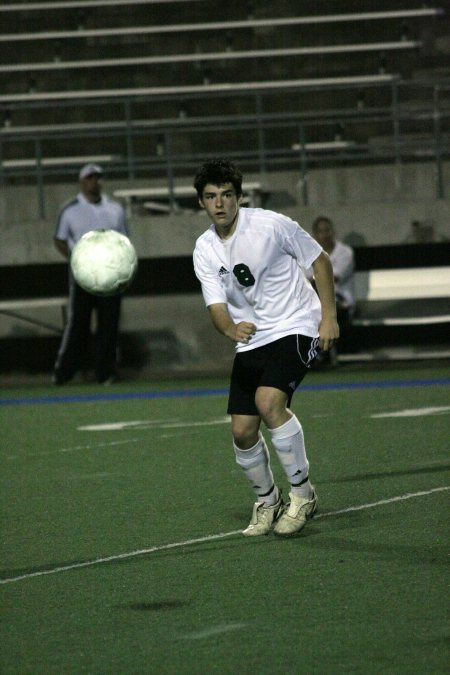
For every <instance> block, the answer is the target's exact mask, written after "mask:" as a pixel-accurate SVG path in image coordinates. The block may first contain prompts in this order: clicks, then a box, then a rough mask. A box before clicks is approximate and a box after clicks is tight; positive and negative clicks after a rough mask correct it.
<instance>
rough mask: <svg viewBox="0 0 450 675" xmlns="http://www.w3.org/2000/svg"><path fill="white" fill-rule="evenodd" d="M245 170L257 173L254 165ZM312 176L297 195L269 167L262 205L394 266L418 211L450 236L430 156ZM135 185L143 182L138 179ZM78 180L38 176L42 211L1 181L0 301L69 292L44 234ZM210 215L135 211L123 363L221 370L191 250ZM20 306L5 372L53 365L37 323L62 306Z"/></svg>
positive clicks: (49, 344)
mask: <svg viewBox="0 0 450 675" xmlns="http://www.w3.org/2000/svg"><path fill="white" fill-rule="evenodd" d="M444 168H445V174H446V178H445V184H447V185H450V180H449V179H450V175H449V174H450V169H449V165H448V164H447V165H446V166H445V167H444ZM246 178H247V180H258V179H260V177H259V176H258V175H247V176H246ZM190 181H191V177H189V178H187V179H186V180H183V179H182V178H179V179H177V183H179V184H189V183H190ZM307 181H308V196H309V199H310V204H309V205H308V206H303V205H301V190H302V188H303V186H302V184H301V183H299V174H298V173H295V172H285V173H282V172H280V173H274V174H270V175H268V176H267V177H266V178H265V180H264V184H265V185H266V186H267V187H268V188H269V190H268V192H267V195H266V196H265V198H264V200H263V205H264V206H265V207H267V208H271V209H274V210H279V211H282V212H284V213H286V214H288V215H290V216H291V217H293V218H295V219H296V220H298V221H299V222H300V223H301V224H302V225H303V226H304V227H305V229H307V230H310V227H311V223H312V221H313V219H314V218H315V217H316V216H317V215H319V214H320V213H321V214H326V215H329V216H331V217H332V218H333V219H334V221H335V223H336V226H337V229H338V232H339V235H340V237H341V238H343V239H345V240H347V241H349V242H351V243H353V245H354V246H355V247H356V248H357V252H358V253H359V255H358V258H357V259H358V260H359V261H361V264H363V265H364V268H368V267H370V265H371V261H372V262H375V261H376V260H378V261H377V262H376V266H380V261H383V260H385V261H386V260H387V263H388V265H389V266H393V267H394V266H396V265H397V264H398V265H399V266H401V265H402V258H404V255H405V251H404V248H405V246H404V245H405V244H406V243H407V248H408V249H411V247H410V246H409V244H410V243H412V242H411V221H413V220H418V221H427V222H431V223H432V224H433V226H434V231H435V233H436V242H438V241H441V240H442V241H443V240H445V239H447V241H449V240H450V200H449V199H436V198H435V197H434V194H435V175H434V172H433V166H432V165H429V164H426V163H423V164H421V165H420V167H419V165H414V166H408V165H405V166H402V167H399V168H395V167H392V166H378V167H370V168H366V167H360V168H358V169H355V168H353V169H348V168H341V169H335V170H331V169H327V170H317V171H311V172H310V173H309V174H308V177H307ZM135 185H136V186H145V185H148V184H147V183H146V182H145V181H136V183H135ZM160 185H161V183H160ZM123 187H125V185H124V183H123V182H120V183H119V182H117V181H112V180H110V181H106V185H105V191H106V192H108V193H112V192H113V190H114V189H118V188H123ZM74 189H76V179H75V180H74V182H73V183H63V184H53V185H50V184H48V185H46V186H45V191H46V199H47V198H48V203H47V210H48V214H49V216H48V218H47V219H46V220H38V219H36V217H35V212H36V211H35V204H36V194H35V189H34V188H32V187H28V186H27V187H25V186H6V187H5V189H4V190H2V192H1V197H0V209H1V220H2V222H3V225H2V246H1V247H0V286H1V289H2V290H1V298H0V299H1V300H7V299H8V298H20V299H23V300H26V299H27V297H31V298H33V297H38V296H43V297H52V296H62V297H63V298H64V296H65V294H66V289H67V285H66V278H67V277H66V275H67V271H66V265H65V263H64V262H63V261H62V260H61V258H60V256H58V254H57V252H56V251H55V250H54V249H53V246H52V241H51V240H52V235H53V227H54V218H55V215H56V213H57V210H58V208H59V206H60V204H61V203H62V202H64V201H65V200H66V199H68V198H70V197H71V196H72V195H73V192H74ZM207 226H208V222H207V220H206V218H205V216H204V215H203V213H202V212H200V211H195V210H192V211H181V212H177V213H174V214H172V215H169V216H154V215H142V214H141V215H139V214H134V213H133V214H132V216H131V218H130V227H131V232H132V239H133V241H134V243H135V245H136V248H137V251H138V254H139V257H140V260H141V263H140V273H139V275H138V279H137V284H136V285H134V287H133V288H132V289H131V292H130V293H127V295H126V296H125V298H124V303H123V316H122V338H121V351H122V363H123V365H124V366H128V367H130V368H134V369H136V370H139V371H142V370H143V371H145V372H148V373H153V372H154V373H156V374H158V373H164V374H167V373H174V374H176V373H188V374H191V373H192V374H193V373H204V372H211V373H212V372H225V371H227V370H228V368H229V365H230V363H231V360H232V357H233V346H232V344H231V343H230V342H229V341H227V340H226V339H225V338H223V337H222V336H220V335H219V334H217V333H216V332H215V331H214V329H213V328H212V326H211V324H210V320H209V316H208V312H207V311H206V310H205V307H204V304H203V300H202V297H201V294H200V289H199V286H198V282H197V281H196V279H195V277H194V275H193V273H192V263H191V254H192V249H193V246H194V244H195V240H196V238H197V237H198V236H199V235H200V234H201V233H202V232H203V231H204V230H205V229H206V227H207ZM446 246H447V247H448V244H447V245H446ZM412 248H415V247H412ZM444 248H446V247H444ZM431 249H433V251H431V255H432V256H434V257H435V256H436V250H437V252H438V253H439V250H440V247H439V245H437V246H436V243H435V244H434V245H432V246H431ZM365 251H367V253H364V252H365ZM396 251H398V252H397V253H396ZM428 254H429V253H427V255H428ZM381 264H382V265H383V263H382V262H381ZM415 264H417V263H415ZM425 264H426V263H425ZM432 264H433V263H432ZM434 264H436V262H435V263H434ZM18 315H19V316H7V315H5V314H0V339H1V345H2V349H1V350H0V351H1V355H2V356H1V358H0V373H1V372H5V371H10V370H22V371H23V370H25V371H30V370H36V369H37V370H40V371H48V370H50V369H51V367H52V364H53V360H54V357H55V354H56V350H57V347H58V343H59V340H60V337H59V335H58V334H57V330H51V329H48V328H46V327H45V326H43V325H38V323H37V322H40V323H45V324H48V325H51V326H54V327H55V328H56V329H59V330H60V329H61V328H62V319H63V317H62V307H61V306H52V307H48V308H42V307H41V308H39V309H37V310H33V309H30V308H28V309H27V308H25V309H23V308H22V309H20V311H19V312H18ZM20 315H22V317H23V316H24V317H25V319H26V320H24V319H23V318H21V316H20Z"/></svg>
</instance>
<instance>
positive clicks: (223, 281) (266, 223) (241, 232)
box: [193, 208, 322, 351]
mask: <svg viewBox="0 0 450 675" xmlns="http://www.w3.org/2000/svg"><path fill="white" fill-rule="evenodd" d="M321 251H322V247H321V246H320V245H319V244H318V243H317V242H316V241H315V239H313V238H312V237H311V236H310V235H309V234H308V233H307V232H305V230H303V229H302V228H301V227H300V226H299V224H298V223H296V222H295V221H293V220H291V219H290V218H288V217H287V216H284V215H281V214H279V213H275V212H273V211H268V210H266V209H251V208H241V209H239V216H238V222H237V226H236V230H235V232H234V234H233V235H232V237H230V238H229V239H226V240H222V239H221V238H220V237H219V236H218V235H217V233H216V229H215V227H214V225H211V226H210V228H209V229H208V230H207V231H206V232H204V233H203V234H202V235H201V236H200V237H199V238H198V239H197V242H196V245H195V250H194V256H193V257H194V269H195V274H196V275H197V277H198V279H199V280H200V282H201V285H202V292H203V297H204V300H205V303H206V306H209V305H212V304H215V303H226V304H227V306H228V311H229V313H230V316H231V318H232V319H233V321H234V322H235V323H236V324H237V323H239V322H240V321H249V322H252V323H254V324H255V325H256V327H257V331H256V334H255V335H254V336H253V337H252V340H251V341H250V342H249V343H248V344H244V343H237V345H236V349H237V351H246V350H249V349H254V348H256V347H261V346H262V345H265V344H268V343H269V342H273V341H274V340H278V339H279V338H282V337H285V336H286V335H291V334H295V333H301V334H303V335H307V336H309V337H317V336H318V329H319V323H320V320H321V306H320V301H319V298H318V297H317V294H316V292H315V291H314V290H313V288H312V286H311V284H310V283H309V281H308V280H307V279H306V277H305V275H304V273H303V269H302V268H307V267H310V266H311V265H312V263H313V262H314V261H315V260H316V258H317V257H318V256H319V255H320V253H321Z"/></svg>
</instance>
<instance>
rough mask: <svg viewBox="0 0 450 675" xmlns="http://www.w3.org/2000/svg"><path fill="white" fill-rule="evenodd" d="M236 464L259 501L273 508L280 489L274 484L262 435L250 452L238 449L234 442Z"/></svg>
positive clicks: (267, 451)
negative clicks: (242, 471)
mask: <svg viewBox="0 0 450 675" xmlns="http://www.w3.org/2000/svg"><path fill="white" fill-rule="evenodd" d="M233 448H234V452H235V454H236V462H237V464H239V466H240V467H241V468H242V469H243V470H244V472H245V475H246V476H247V478H248V480H249V481H250V484H251V486H252V489H253V491H254V492H255V494H256V495H257V497H258V501H259V502H262V503H264V504H267V506H273V505H274V504H276V502H277V501H278V496H279V493H278V488H277V487H276V485H275V484H274V481H273V474H272V470H271V468H270V460H269V450H268V449H267V445H266V441H265V440H264V436H263V435H262V434H261V433H260V434H259V439H258V442H257V443H255V445H254V446H253V447H251V448H249V449H248V450H242V449H241V448H238V446H237V445H236V443H234V441H233Z"/></svg>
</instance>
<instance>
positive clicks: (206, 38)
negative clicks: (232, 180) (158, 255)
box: [0, 0, 442, 179]
mask: <svg viewBox="0 0 450 675" xmlns="http://www.w3.org/2000/svg"><path fill="white" fill-rule="evenodd" d="M346 4H347V3H345V2H342V3H340V5H339V11H336V12H334V13H327V14H317V13H316V11H317V10H316V6H312V7H309V6H308V8H307V9H305V8H303V7H301V9H302V15H299V3H298V2H294V0H292V2H291V3H290V2H289V0H287V1H286V2H283V3H280V7H277V2H276V1H275V2H274V3H270V6H265V7H259V6H258V5H255V8H254V11H253V13H252V14H249V15H246V12H247V9H246V6H245V7H244V5H245V3H243V6H242V7H239V8H235V9H233V10H232V11H231V10H230V12H229V13H228V14H227V17H226V18H222V16H221V17H220V19H219V20H217V18H216V17H217V13H216V9H215V7H214V4H213V3H210V2H206V0H178V2H170V1H169V0H164V2H163V1H161V2H156V0H123V2H122V0H91V1H90V2H89V3H86V2H83V1H82V0H70V1H69V2H67V1H63V0H48V1H47V2H45V1H42V0H40V2H27V3H18V2H16V3H11V2H6V3H1V4H0V18H2V19H3V18H6V19H7V21H6V22H5V24H4V25H6V26H8V30H7V31H5V30H4V31H3V32H1V33H0V46H1V48H2V52H3V55H2V58H1V59H0V92H1V93H0V115H1V114H2V112H3V115H4V118H5V120H6V118H7V124H6V122H5V126H4V128H3V129H0V145H1V148H0V150H1V156H2V160H3V166H2V168H3V169H7V170H8V176H11V175H12V174H13V172H14V170H17V171H18V172H19V173H20V171H22V173H21V174H20V175H24V174H23V170H24V169H26V168H27V169H30V168H33V166H39V167H40V168H42V169H43V170H44V171H46V170H48V171H49V172H50V171H51V168H52V166H53V167H54V166H56V164H57V163H58V162H60V161H61V162H62V161H63V160H64V158H60V157H58V152H57V150H59V148H61V147H62V144H61V143H60V141H62V140H63V139H64V140H65V143H66V147H65V148H64V152H66V153H67V155H68V157H76V156H77V154H78V152H79V151H80V150H81V152H80V154H82V155H85V154H87V151H88V150H91V151H92V154H93V155H107V156H111V157H114V158H118V157H119V156H121V157H122V159H121V160H119V161H118V162H115V160H114V162H115V165H116V167H119V165H120V166H121V167H122V168H123V170H126V171H128V178H130V179H133V178H134V174H133V166H138V165H139V160H140V157H139V156H138V157H137V161H134V157H133V156H130V153H136V149H135V148H133V140H134V138H135V137H138V136H140V137H141V138H142V136H143V134H145V133H146V134H147V138H148V139H150V140H149V143H148V146H147V148H146V153H147V156H150V154H151V153H154V157H153V158H155V157H156V151H155V149H154V148H155V146H156V141H155V138H156V134H157V133H158V130H160V133H162V134H165V135H167V134H169V131H170V129H175V128H176V130H175V131H174V133H178V132H179V130H180V133H184V137H183V142H182V143H181V146H180V147H178V146H177V147H175V148H173V151H174V152H175V153H176V154H178V156H182V157H183V158H184V159H186V158H189V156H190V155H192V154H193V150H192V148H191V144H192V143H193V141H191V138H193V134H194V133H196V132H197V129H200V128H201V127H200V125H199V124H197V122H196V120H199V119H200V118H201V117H203V125H205V127H206V125H209V130H210V131H211V133H212V132H213V125H214V124H216V125H217V126H219V125H222V126H223V128H224V129H229V128H230V124H236V123H237V124H241V127H240V130H238V133H236V135H235V137H236V148H239V149H242V151H243V153H244V154H245V152H246V151H248V152H247V156H250V152H249V148H250V147H251V146H252V147H253V149H254V148H255V147H256V145H257V142H260V141H261V138H262V136H263V135H264V133H265V132H264V129H263V128H262V126H261V125H262V123H263V121H264V116H266V117H269V116H273V117H274V116H276V115H279V120H280V121H279V125H278V128H275V127H272V128H271V129H270V132H267V135H268V136H270V137H271V140H272V139H276V138H277V137H281V136H282V134H283V132H284V131H285V130H284V129H283V127H282V122H281V117H282V115H286V116H287V117H286V119H288V118H289V116H290V119H291V120H294V117H295V115H297V117H298V120H299V122H298V123H299V124H303V125H304V124H306V123H307V122H306V121H305V106H306V105H307V106H309V110H310V112H311V120H310V121H309V122H308V123H309V124H310V129H312V127H313V125H314V124H315V126H314V130H313V131H311V133H310V136H309V137H307V138H305V139H302V138H299V133H298V130H296V129H295V128H294V123H293V122H292V124H291V127H290V129H289V134H286V140H285V154H286V156H291V157H292V156H293V153H295V152H296V150H297V148H298V147H301V148H304V149H311V148H317V147H319V145H318V144H321V143H323V144H325V146H326V147H327V149H329V150H330V153H331V154H333V153H334V152H335V151H337V150H341V151H343V150H345V149H346V148H347V149H348V148H350V147H353V145H354V144H353V143H352V139H351V138H345V139H337V138H335V134H334V133H333V131H332V125H333V124H334V125H335V124H336V119H337V118H339V115H340V111H345V110H350V108H355V102H356V96H357V94H358V93H359V92H360V91H361V90H363V92H366V91H369V92H371V91H374V90H376V94H374V95H373V100H376V102H377V104H376V107H377V108H378V109H381V108H382V107H384V110H392V109H394V108H393V106H392V101H391V98H390V97H391V91H392V87H393V85H394V84H395V83H396V82H398V81H399V78H400V77H401V73H400V74H399V73H397V71H396V70H395V65H396V64H397V61H396V60H395V59H397V60H398V59H402V58H404V60H405V59H406V60H408V57H407V55H408V54H411V53H417V52H419V51H420V49H421V47H422V40H421V39H420V35H419V37H418V38H417V39H414V38H411V37H410V36H409V35H407V34H400V31H399V25H400V22H401V21H410V22H416V23H417V22H421V21H425V20H430V21H432V20H433V19H435V18H436V17H438V16H441V15H442V10H440V9H439V8H434V7H424V6H417V7H408V8H407V9H398V10H382V11H372V7H373V4H372V3H371V2H369V0H367V1H366V2H365V3H362V4H361V11H357V12H356V11H346ZM417 4H419V3H417ZM348 6H349V7H352V8H354V5H353V4H352V3H350V4H349V5H348ZM96 7H98V8H99V10H100V11H98V12H97V14H94V16H93V18H91V20H89V21H87V22H84V23H81V24H80V25H74V22H73V18H70V20H69V18H68V17H72V15H71V12H72V13H73V12H74V11H75V12H76V11H77V10H83V11H84V10H85V9H86V8H88V9H90V10H95V8H96ZM130 7H132V8H133V10H132V11H130ZM181 7H182V9H183V11H179V10H180V8H181ZM364 7H365V9H364ZM146 8H147V10H146ZM149 8H151V12H150V11H148V9H149ZM174 9H175V10H176V11H174ZM25 10H26V12H25ZM108 12H110V13H108ZM138 12H141V13H140V14H138ZM303 12H304V14H303ZM288 14H290V15H288ZM138 16H139V20H138V19H137V17H138ZM23 17H25V18H23ZM34 17H36V19H39V20H37V21H34V20H33V18H34ZM174 17H176V18H177V21H173V18H174ZM8 20H9V21H8ZM8 24H9V25H8ZM285 31H286V32H285ZM300 31H304V32H303V33H302V34H301V35H300ZM323 31H327V32H326V33H324V32H323ZM227 35H228V36H229V35H232V36H233V40H232V41H231V43H228V44H227ZM325 35H326V37H324V36H325ZM355 35H358V39H355ZM148 38H151V39H148ZM58 44H59V45H62V46H63V47H64V48H63V49H62V50H61V53H59V54H58V55H55V53H54V48H55V45H58ZM212 44H213V45H214V49H212V48H211V45H212ZM19 48H20V49H19ZM20 53H21V54H24V53H26V54H27V58H24V57H18V54H20ZM380 53H383V54H390V55H392V59H393V61H392V64H391V63H390V64H389V66H393V67H384V65H383V67H379V66H378V65H377V57H378V55H379V54H380ZM210 68H211V69H212V73H210V74H208V72H207V70H208V69H210ZM30 76H33V78H34V77H36V78H37V81H36V82H35V83H33V84H31V85H30V86H28V84H27V82H26V80H25V79H24V78H27V77H28V78H29V77H30ZM2 83H5V86H3V87H2V86H1V85H2ZM332 92H333V93H332ZM322 93H324V95H325V96H326V97H327V98H326V99H325V104H324V98H323V97H322V98H320V96H321V94H322ZM232 95H233V96H232ZM316 98H317V101H316ZM205 102H207V103H206V105H205ZM186 104H188V105H189V107H190V110H189V112H188V114H186V116H185V115H184V114H181V108H182V107H183V106H184V105H186ZM327 109H329V111H330V113H329V119H330V121H329V122H327V123H324V124H322V126H320V125H319V124H317V123H315V122H314V120H316V121H317V120H318V119H319V117H320V115H324V114H325V113H326V111H327ZM315 111H320V112H318V113H317V114H316V112H315ZM313 112H314V114H313ZM352 114H353V113H352ZM332 120H334V121H332ZM385 121H386V120H385V119H384V120H383V123H385ZM375 124H376V122H373V121H372V122H371V125H372V127H373V126H374V125H375ZM242 125H247V128H251V129H252V131H253V130H255V129H257V128H259V141H256V142H255V135H252V134H245V132H244V131H242V129H245V126H242ZM258 125H259V126H258ZM372 127H371V130H370V133H373V131H372ZM115 131H118V132H121V131H122V132H123V133H118V135H117V139H116V146H114V141H113V140H112V135H113V133H114V132H115ZM85 132H86V133H85ZM95 132H98V134H97V137H96V139H95V143H96V144H95V143H94V144H91V142H90V140H89V139H92V138H93V134H94V133H95ZM239 133H241V134H242V138H243V141H244V143H247V146H248V147H247V148H245V147H243V145H242V141H241V137H240V136H239ZM368 133H369V132H368ZM84 134H85V135H84ZM359 134H360V138H359V139H358V142H359V146H360V147H361V145H362V143H364V142H366V141H365V140H364V139H363V141H362V142H361V129H359ZM189 135H190V136H189ZM247 135H248V139H247ZM179 137H180V136H179ZM30 141H31V142H32V143H35V144H36V148H35V149H34V150H35V153H36V158H32V157H30V149H29V148H30ZM58 142H59V145H58ZM75 142H79V143H82V144H83V145H82V146H81V147H78V149H77V148H76V147H75V145H74V144H75ZM20 143H23V144H24V147H25V144H27V143H28V145H27V146H26V147H25V149H24V150H21V149H20V148H19V144H20ZM38 143H39V144H40V147H39V148H37V144H38ZM70 143H72V145H70ZM207 143H208V141H207V142H206V146H205V147H206V148H207V147H208V145H207ZM275 143H276V141H275V140H273V144H275ZM339 143H343V145H339ZM102 144H103V145H102ZM136 145H138V143H136ZM325 146H323V147H325ZM190 148H191V149H190ZM195 149H196V150H197V151H201V148H199V145H198V143H197V145H196V148H195ZM231 150H232V149H231V148H230V151H231ZM268 150H269V152H272V154H273V156H274V157H275V156H278V155H279V153H280V152H281V146H280V145H279V144H278V145H277V146H275V145H273V147H271V148H269V149H268ZM139 151H140V150H139ZM139 151H137V152H139ZM32 152H33V151H32ZM256 152H257V153H258V152H259V156H260V157H261V156H262V154H264V153H262V152H261V150H257V151H256ZM277 153H278V155H277ZM126 154H127V155H128V156H125V155H126ZM37 157H39V160H38V159H37ZM322 159H323V157H322ZM55 162H56V164H55ZM65 164H66V165H69V164H70V163H69V162H67V161H66V163H65ZM144 164H145V162H144V163H143V164H142V166H143V165H144ZM148 165H149V162H147V164H145V168H146V169H148ZM160 165H161V162H160V163H159V165H158V166H160Z"/></svg>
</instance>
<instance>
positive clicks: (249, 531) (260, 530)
mask: <svg viewBox="0 0 450 675" xmlns="http://www.w3.org/2000/svg"><path fill="white" fill-rule="evenodd" d="M283 508H284V504H283V500H282V499H281V494H280V496H279V497H278V501H277V503H276V504H274V505H273V506H266V505H265V504H263V503H261V502H256V503H255V504H254V505H253V513H252V519H251V521H250V524H249V526H248V527H247V528H246V529H245V530H244V531H243V532H242V534H243V535H245V536H246V537H258V536H260V535H262V534H269V532H270V530H271V529H272V527H273V524H274V523H275V522H276V520H277V518H278V517H279V515H280V514H281V513H283Z"/></svg>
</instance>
